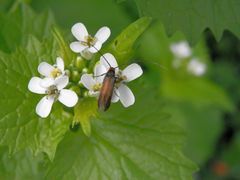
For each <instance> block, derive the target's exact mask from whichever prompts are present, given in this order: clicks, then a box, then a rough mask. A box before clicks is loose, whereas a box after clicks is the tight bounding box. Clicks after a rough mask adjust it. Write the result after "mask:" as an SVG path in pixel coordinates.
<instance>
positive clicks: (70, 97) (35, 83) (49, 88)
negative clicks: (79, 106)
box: [28, 76, 78, 118]
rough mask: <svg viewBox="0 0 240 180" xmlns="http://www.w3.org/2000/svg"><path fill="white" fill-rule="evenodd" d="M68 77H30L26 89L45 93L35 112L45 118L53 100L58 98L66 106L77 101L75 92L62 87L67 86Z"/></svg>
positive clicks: (71, 105)
mask: <svg viewBox="0 0 240 180" xmlns="http://www.w3.org/2000/svg"><path fill="white" fill-rule="evenodd" d="M68 82H69V78H68V77H67V76H61V77H59V78H57V79H55V80H54V79H52V78H45V79H41V78H39V77H32V79H31V80H30V82H29V84H28V89H29V90H30V91H31V92H33V93H37V94H46V96H44V97H43V98H42V99H41V100H40V101H39V103H38V104H37V107H36V113H37V114H38V115H39V116H41V117H42V118H45V117H47V116H48V115H49V113H50V112H51V109H52V105H53V103H54V102H55V101H57V100H59V101H60V102H61V103H62V104H64V105H65V106H67V107H73V106H75V105H76V103H77V101H78V96H77V94H76V93H75V92H73V91H71V90H68V89H63V88H65V87H66V86H67V84H68Z"/></svg>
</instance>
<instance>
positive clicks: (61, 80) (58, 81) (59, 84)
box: [54, 76, 69, 90]
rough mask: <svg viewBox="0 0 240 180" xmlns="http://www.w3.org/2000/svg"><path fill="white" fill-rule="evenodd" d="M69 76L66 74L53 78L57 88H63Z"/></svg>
mask: <svg viewBox="0 0 240 180" xmlns="http://www.w3.org/2000/svg"><path fill="white" fill-rule="evenodd" d="M68 82H69V77H68V76H60V77H59V78H57V79H55V82H54V83H55V85H56V86H57V88H58V90H61V89H63V88H65V87H66V86H67V85H68Z"/></svg>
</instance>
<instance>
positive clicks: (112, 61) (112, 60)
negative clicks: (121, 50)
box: [100, 53, 118, 69]
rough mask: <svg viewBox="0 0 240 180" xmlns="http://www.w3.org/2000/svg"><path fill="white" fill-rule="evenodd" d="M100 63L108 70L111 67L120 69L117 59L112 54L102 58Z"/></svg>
mask: <svg viewBox="0 0 240 180" xmlns="http://www.w3.org/2000/svg"><path fill="white" fill-rule="evenodd" d="M100 63H101V64H102V65H104V66H105V67H106V69H109V68H110V67H113V68H116V67H118V64H117V61H116V59H115V57H114V56H113V55H112V54H110V53H106V54H104V55H103V56H101V57H100ZM109 65H110V66H109Z"/></svg>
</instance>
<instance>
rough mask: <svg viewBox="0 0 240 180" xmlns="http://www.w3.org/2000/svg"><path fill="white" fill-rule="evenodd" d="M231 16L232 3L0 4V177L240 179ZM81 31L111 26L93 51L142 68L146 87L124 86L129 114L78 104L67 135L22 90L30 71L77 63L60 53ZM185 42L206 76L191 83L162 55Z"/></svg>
mask: <svg viewBox="0 0 240 180" xmlns="http://www.w3.org/2000/svg"><path fill="white" fill-rule="evenodd" d="M223 8H224V10H223ZM238 9H240V4H239V2H238V1H237V0H231V1H228V2H226V1H218V2H217V3H216V2H215V1H194V2H192V1H191V0H186V1H183V2H182V1H181V2H180V1H165V0H160V1H157V0H148V1H145V0H135V1H133V0H129V1H125V0H119V1H112V0H103V1H97V0H89V1H88V2H86V1H83V0H80V1H76V0H68V1H66V0H58V1H57V0H50V1H45V0H43V1H25V2H23V1H20V0H19V1H11V0H3V1H1V2H0V27H1V28H0V77H1V78H0V82H1V83H0V86H1V88H2V89H3V90H2V91H1V92H0V95H1V97H2V98H1V99H0V108H1V110H0V135H1V139H0V145H1V148H0V157H1V161H0V178H1V179H115V178H118V179H192V178H195V177H199V178H202V179H213V178H214V179H215V178H235V179H236V178H240V174H239V168H240V164H239V158H237V157H238V155H239V151H240V145H239V133H238V131H239V125H240V123H239V122H240V119H239V117H240V116H239V102H240V93H239V92H240V84H239V77H240V76H239V73H240V65H239V54H240V43H239V40H238V39H237V37H235V36H234V34H236V35H238V36H239V28H238V27H237V25H238V24H239V22H240V19H239V17H238V13H237V12H238ZM141 16H149V17H143V18H141V19H139V17H141ZM96 17H97V18H96ZM150 17H152V18H150ZM79 21H81V22H83V23H85V24H86V26H87V27H88V28H89V30H90V32H91V33H93V32H95V31H96V30H97V29H98V28H100V27H101V26H103V25H107V26H109V27H110V28H111V31H112V36H111V39H110V40H109V41H108V44H107V45H106V47H105V48H104V49H103V51H105V52H111V53H113V54H114V55H115V56H116V57H117V58H118V61H119V63H120V65H121V66H122V67H125V66H126V64H128V63H131V62H137V63H140V64H141V66H142V67H143V69H144V76H143V77H142V78H140V79H139V80H136V81H134V82H131V84H130V87H131V88H132V89H133V91H134V93H135V96H136V103H135V104H134V106H132V107H130V108H127V109H125V108H123V107H122V106H121V105H120V104H114V105H112V106H111V108H110V110H109V111H107V112H106V113H98V112H97V111H96V109H95V108H93V107H95V105H96V100H95V99H87V100H83V101H81V102H80V103H79V105H78V106H77V107H76V108H78V109H79V112H80V113H79V119H78V120H79V121H80V125H79V124H78V125H76V126H74V127H71V124H72V121H73V116H72V111H71V110H70V109H66V108H63V107H62V106H61V105H60V104H56V105H55V106H54V109H53V112H52V114H51V116H50V117H49V118H47V119H41V118H39V117H38V116H37V115H36V114H35V105H36V103H37V102H38V100H39V99H40V97H39V96H37V95H34V94H32V93H30V92H29V91H28V90H27V84H28V81H29V80H30V78H31V77H32V76H34V75H35V76H36V75H38V74H37V71H36V70H37V66H38V64H39V62H41V61H43V60H44V61H47V62H50V63H54V61H55V58H56V56H59V55H61V56H63V57H64V59H65V60H66V61H68V63H71V61H72V60H74V58H76V55H75V54H73V53H72V52H71V51H70V50H69V48H68V44H69V42H70V41H71V40H72V39H73V38H72V36H71V33H70V28H71V26H72V25H73V24H74V23H76V22H79ZM207 28H208V29H209V30H207ZM226 29H228V30H230V31H231V32H229V31H225V32H224V30H226ZM203 32H204V33H203ZM223 32H224V33H223ZM169 34H170V35H171V36H168V35H169ZM222 35H223V36H222ZM221 37H222V38H221ZM215 39H217V40H218V41H216V40H215ZM185 40H189V42H190V43H191V44H192V51H193V56H195V57H198V58H199V59H200V60H201V61H202V62H203V63H205V64H206V65H207V72H206V73H205V74H204V75H203V76H201V77H196V76H194V75H192V74H190V73H188V72H187V70H186V69H184V68H180V69H176V68H174V67H173V66H172V62H173V61H174V56H173V54H172V52H171V51H170V46H171V44H172V43H175V42H179V41H185ZM98 58H99V56H96V57H95V59H96V60H97V59H98ZM81 104H82V106H81ZM89 107H91V108H89ZM92 114H95V116H92ZM84 133H85V134H87V135H88V136H86V135H85V134H84ZM90 134H91V135H90ZM186 157H188V158H186ZM197 166H198V167H199V168H197Z"/></svg>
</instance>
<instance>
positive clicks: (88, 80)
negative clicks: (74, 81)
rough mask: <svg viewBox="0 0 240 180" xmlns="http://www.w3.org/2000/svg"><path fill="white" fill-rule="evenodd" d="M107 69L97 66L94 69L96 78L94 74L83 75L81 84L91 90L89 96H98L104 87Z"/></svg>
mask: <svg viewBox="0 0 240 180" xmlns="http://www.w3.org/2000/svg"><path fill="white" fill-rule="evenodd" d="M104 73H106V68H105V67H104V66H103V65H101V64H97V65H96V66H95V68H94V76H92V74H83V75H82V77H81V80H80V82H81V83H82V84H83V85H84V86H85V87H86V88H87V89H88V90H89V95H91V96H98V95H99V92H100V90H101V87H102V82H103V79H104Z"/></svg>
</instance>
